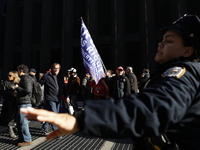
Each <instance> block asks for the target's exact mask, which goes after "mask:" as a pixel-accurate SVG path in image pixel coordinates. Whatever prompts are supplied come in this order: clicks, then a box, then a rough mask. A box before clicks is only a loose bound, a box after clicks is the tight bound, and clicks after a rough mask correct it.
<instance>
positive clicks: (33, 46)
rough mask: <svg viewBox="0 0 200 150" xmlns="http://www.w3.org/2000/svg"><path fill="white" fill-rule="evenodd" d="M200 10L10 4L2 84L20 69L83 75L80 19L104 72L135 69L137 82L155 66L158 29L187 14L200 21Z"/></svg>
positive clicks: (156, 5) (136, 4) (184, 1)
mask: <svg viewBox="0 0 200 150" xmlns="http://www.w3.org/2000/svg"><path fill="white" fill-rule="evenodd" d="M2 1H5V0H2ZM199 5H200V1H198V0H162V1H160V0H7V1H6V16H5V19H6V21H5V27H4V30H5V31H4V32H5V35H4V37H3V40H4V42H3V43H4V44H2V45H1V58H2V60H1V65H0V67H1V78H5V77H6V75H7V72H8V71H10V70H16V67H17V66H18V65H19V64H26V65H27V66H29V67H30V68H35V69H36V70H37V71H38V72H46V71H47V70H48V69H49V68H50V66H51V64H52V63H54V62H58V63H60V64H61V66H62V69H61V70H62V74H64V75H65V74H67V69H68V68H71V67H75V68H76V69H77V70H78V74H79V75H80V76H81V75H83V74H84V72H85V69H84V66H83V63H82V56H81V48H80V27H81V22H80V17H82V18H83V20H84V22H85V24H86V26H87V28H88V30H89V32H90V34H91V36H92V39H93V41H94V43H95V45H96V47H97V50H98V52H99V54H100V56H101V58H102V60H103V62H104V65H105V67H106V68H107V69H112V70H113V71H115V68H116V67H117V66H119V65H120V66H123V67H126V66H132V67H133V68H134V72H135V73H136V75H137V76H139V75H140V74H141V72H142V70H143V68H149V69H150V70H151V69H152V68H153V67H155V65H156V64H155V62H154V56H155V53H156V49H157V43H158V42H159V41H160V40H161V34H160V31H159V30H160V28H161V27H164V26H167V25H169V24H170V23H171V22H172V21H175V20H176V19H177V18H178V17H180V16H182V15H184V14H185V13H189V14H197V15H198V16H200V10H199V8H198V6H199ZM1 30H3V28H1Z"/></svg>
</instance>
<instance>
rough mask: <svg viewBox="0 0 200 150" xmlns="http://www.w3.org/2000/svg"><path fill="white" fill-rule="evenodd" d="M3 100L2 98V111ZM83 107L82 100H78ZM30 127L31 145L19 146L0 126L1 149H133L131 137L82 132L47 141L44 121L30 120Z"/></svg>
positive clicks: (0, 104) (0, 103)
mask: <svg viewBox="0 0 200 150" xmlns="http://www.w3.org/2000/svg"><path fill="white" fill-rule="evenodd" d="M2 103H3V100H0V112H1V108H2ZM78 105H79V107H82V105H83V104H82V102H78ZM29 128H30V132H31V135H32V144H31V145H30V146H25V147H18V146H17V145H15V144H13V140H14V139H12V138H10V137H9V134H8V129H7V127H3V126H0V149H1V150H132V149H133V145H132V140H131V139H102V138H97V137H93V136H87V135H83V134H82V133H80V132H77V133H75V134H70V135H64V136H63V138H62V139H53V140H50V141H46V136H45V135H44V133H43V130H42V123H41V122H38V121H35V120H30V122H29Z"/></svg>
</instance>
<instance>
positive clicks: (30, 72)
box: [29, 68, 37, 81]
mask: <svg viewBox="0 0 200 150" xmlns="http://www.w3.org/2000/svg"><path fill="white" fill-rule="evenodd" d="M36 72H37V71H36V70H35V69H34V68H31V69H30V71H29V75H30V76H31V77H32V78H33V79H34V80H35V81H37V79H36Z"/></svg>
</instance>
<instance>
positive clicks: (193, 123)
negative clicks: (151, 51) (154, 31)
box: [21, 15, 200, 150]
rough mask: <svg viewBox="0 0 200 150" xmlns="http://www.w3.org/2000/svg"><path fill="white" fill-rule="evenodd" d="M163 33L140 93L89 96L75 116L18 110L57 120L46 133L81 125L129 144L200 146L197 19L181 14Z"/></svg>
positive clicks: (193, 149) (192, 149)
mask: <svg viewBox="0 0 200 150" xmlns="http://www.w3.org/2000/svg"><path fill="white" fill-rule="evenodd" d="M162 33H163V39H162V41H161V42H159V43H158V48H157V52H156V56H155V61H156V62H157V63H158V66H157V67H156V69H155V71H151V72H152V73H151V77H150V80H149V83H148V85H147V86H146V88H144V89H143V90H142V91H141V92H140V93H138V94H131V95H128V96H125V97H123V98H122V99H119V100H113V99H110V100H96V101H92V100H88V101H86V102H85V109H84V110H82V111H78V112H75V113H74V116H70V115H67V114H60V115H58V114H54V113H51V114H49V112H47V111H44V110H37V109H33V108H29V109H23V110H21V111H22V112H23V113H25V114H28V116H27V118H32V119H33V118H34V119H36V118H37V119H38V120H39V121H49V122H51V123H54V124H57V125H59V129H58V130H57V131H55V132H53V133H52V134H51V135H49V136H48V137H47V139H52V138H55V137H56V136H59V135H61V134H71V133H74V132H77V131H80V132H81V133H83V134H89V135H95V136H98V137H106V138H128V137H132V138H134V150H136V149H137V150H143V149H148V150H150V149H151V150H152V149H157V150H158V149H160V150H199V148H200V109H199V108H200V91H199V88H200V63H199V62H198V61H199V59H198V53H199V52H200V19H199V17H198V16H196V15H184V16H182V17H181V18H179V19H178V20H176V21H175V22H173V23H172V24H171V25H170V26H169V27H166V28H163V29H162ZM139 141H141V143H142V144H139V143H140V142H139ZM143 141H145V142H144V143H143Z"/></svg>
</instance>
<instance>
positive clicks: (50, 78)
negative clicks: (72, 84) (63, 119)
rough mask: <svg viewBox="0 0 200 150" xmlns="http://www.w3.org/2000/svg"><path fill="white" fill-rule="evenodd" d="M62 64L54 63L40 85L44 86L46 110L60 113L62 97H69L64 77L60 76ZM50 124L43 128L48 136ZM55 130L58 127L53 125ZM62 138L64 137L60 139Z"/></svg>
mask: <svg viewBox="0 0 200 150" xmlns="http://www.w3.org/2000/svg"><path fill="white" fill-rule="evenodd" d="M60 68H61V66H60V64H59V63H53V64H52V66H51V69H50V70H51V71H50V72H47V73H45V74H44V75H43V76H42V78H41V79H40V80H39V83H40V84H41V85H42V86H43V85H44V103H45V107H46V108H45V109H47V110H49V111H53V112H55V113H59V109H60V104H61V103H62V96H63V95H64V96H65V97H67V94H66V91H65V85H64V77H63V76H61V75H59V72H60ZM49 125H50V124H49V123H48V122H45V123H44V124H43V126H42V128H43V129H44V133H45V134H46V135H47V134H49V133H50V130H49ZM51 127H52V129H53V130H57V126H55V125H51ZM60 138H62V137H60Z"/></svg>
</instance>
